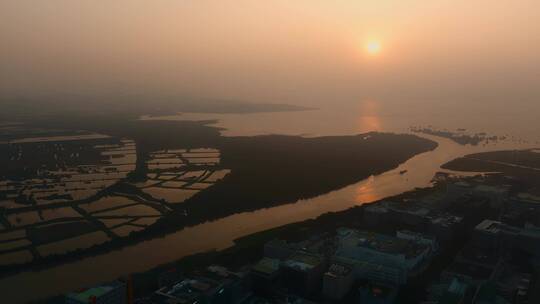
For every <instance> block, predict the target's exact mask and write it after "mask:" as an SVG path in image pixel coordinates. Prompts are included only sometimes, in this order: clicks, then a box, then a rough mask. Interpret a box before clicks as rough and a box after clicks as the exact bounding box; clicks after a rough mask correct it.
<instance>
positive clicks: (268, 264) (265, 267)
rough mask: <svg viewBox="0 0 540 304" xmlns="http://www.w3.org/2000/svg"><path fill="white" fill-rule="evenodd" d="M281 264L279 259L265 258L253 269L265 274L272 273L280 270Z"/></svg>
mask: <svg viewBox="0 0 540 304" xmlns="http://www.w3.org/2000/svg"><path fill="white" fill-rule="evenodd" d="M279 264H280V261H279V260H278V259H270V258H263V259H262V260H260V261H259V262H258V263H257V264H255V266H253V268H252V270H253V271H255V272H259V273H262V274H265V275H272V274H274V273H275V272H276V271H278V270H279Z"/></svg>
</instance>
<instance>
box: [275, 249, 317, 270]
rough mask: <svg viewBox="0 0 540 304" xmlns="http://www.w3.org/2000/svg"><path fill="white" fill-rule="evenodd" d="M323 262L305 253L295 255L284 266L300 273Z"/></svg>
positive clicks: (315, 256)
mask: <svg viewBox="0 0 540 304" xmlns="http://www.w3.org/2000/svg"><path fill="white" fill-rule="evenodd" d="M322 262H323V259H322V257H320V256H317V255H312V254H306V253H295V254H294V255H293V256H291V257H290V258H289V259H287V260H286V261H285V262H284V265H285V266H287V267H290V268H294V269H298V270H301V271H308V270H311V269H313V268H315V267H317V266H318V265H320V264H321V263H322Z"/></svg>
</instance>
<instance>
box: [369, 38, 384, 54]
mask: <svg viewBox="0 0 540 304" xmlns="http://www.w3.org/2000/svg"><path fill="white" fill-rule="evenodd" d="M381 48H382V47H381V43H380V42H379V41H369V42H368V43H367V44H366V51H367V53H368V54H370V55H376V54H378V53H380V52H381Z"/></svg>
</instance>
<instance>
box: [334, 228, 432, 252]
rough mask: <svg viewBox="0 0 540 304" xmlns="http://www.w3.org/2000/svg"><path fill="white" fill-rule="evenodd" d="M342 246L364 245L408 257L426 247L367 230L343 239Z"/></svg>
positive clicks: (356, 232)
mask: <svg viewBox="0 0 540 304" xmlns="http://www.w3.org/2000/svg"><path fill="white" fill-rule="evenodd" d="M341 246H342V247H353V246H358V247H364V248H368V249H371V250H375V251H378V252H382V253H388V254H404V255H405V256H406V257H412V256H417V255H418V254H420V253H421V252H422V251H423V250H424V249H425V247H426V246H425V245H420V244H417V243H415V242H412V241H409V240H404V239H400V238H397V237H394V236H388V235H384V234H379V233H373V232H367V231H355V232H354V234H353V235H350V236H349V237H346V238H344V239H343V240H341Z"/></svg>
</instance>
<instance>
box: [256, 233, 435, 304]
mask: <svg viewBox="0 0 540 304" xmlns="http://www.w3.org/2000/svg"><path fill="white" fill-rule="evenodd" d="M438 248H439V246H438V243H437V241H436V240H435V238H433V237H429V236H426V235H423V234H419V233H414V232H411V231H405V230H404V231H398V232H397V233H396V235H387V234H381V233H375V232H371V231H363V230H355V229H348V228H339V229H338V230H337V233H336V234H335V236H331V237H329V236H326V237H325V236H321V237H319V238H314V239H312V240H310V241H309V242H301V243H287V242H284V241H277V240H276V241H272V242H269V243H267V244H266V246H265V250H264V253H265V256H264V258H263V259H261V260H260V261H259V263H257V264H256V265H255V266H253V268H252V270H251V274H252V276H253V279H254V290H255V291H257V292H259V293H260V294H263V295H272V294H273V293H275V292H276V291H285V292H289V293H293V294H296V295H300V296H303V297H307V298H311V299H312V298H319V299H325V300H328V301H342V300H344V299H346V298H347V299H349V300H351V301H355V302H356V301H361V299H362V298H364V299H368V298H373V299H378V300H384V301H386V300H390V299H391V298H393V297H395V296H396V294H397V291H398V290H399V288H400V286H403V285H405V284H406V283H407V281H408V280H409V278H411V277H414V276H416V275H418V274H420V273H422V271H424V270H425V269H426V268H427V267H428V266H429V264H430V262H431V260H432V259H433V257H434V255H435V253H436V252H437V250H438ZM359 303H364V302H359ZM366 303H376V302H366Z"/></svg>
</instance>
